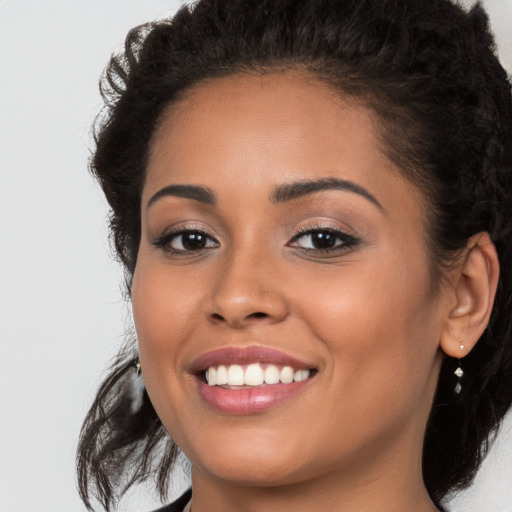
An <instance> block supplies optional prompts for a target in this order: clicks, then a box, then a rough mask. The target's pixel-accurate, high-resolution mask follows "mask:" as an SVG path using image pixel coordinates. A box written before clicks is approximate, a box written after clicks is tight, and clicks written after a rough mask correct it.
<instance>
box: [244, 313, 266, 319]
mask: <svg viewBox="0 0 512 512" xmlns="http://www.w3.org/2000/svg"><path fill="white" fill-rule="evenodd" d="M267 316H268V315H267V313H261V312H257V313H252V314H251V315H249V317H248V318H251V317H252V318H265V317H267Z"/></svg>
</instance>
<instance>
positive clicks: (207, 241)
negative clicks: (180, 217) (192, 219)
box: [154, 230, 219, 253]
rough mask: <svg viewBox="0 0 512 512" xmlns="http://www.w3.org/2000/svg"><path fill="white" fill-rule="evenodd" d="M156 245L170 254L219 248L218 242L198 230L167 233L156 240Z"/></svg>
mask: <svg viewBox="0 0 512 512" xmlns="http://www.w3.org/2000/svg"><path fill="white" fill-rule="evenodd" d="M154 244H155V245H156V246H157V247H159V248H162V249H164V250H165V251H168V252H170V253H173V252H174V253H187V252H196V251H202V250H204V249H211V248H214V247H218V246H219V243H218V242H217V240H215V239H214V238H212V237H211V236H209V235H208V234H206V233H204V232H203V231H197V230H180V231H178V232H174V233H167V234H165V235H163V236H162V237H160V238H158V239H157V240H155V242H154Z"/></svg>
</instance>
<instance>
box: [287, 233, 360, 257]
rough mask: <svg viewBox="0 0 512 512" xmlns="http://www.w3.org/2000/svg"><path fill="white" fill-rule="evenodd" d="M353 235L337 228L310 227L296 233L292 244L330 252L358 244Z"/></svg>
mask: <svg viewBox="0 0 512 512" xmlns="http://www.w3.org/2000/svg"><path fill="white" fill-rule="evenodd" d="M357 243H358V240H357V239H356V238H354V237H353V236H351V235H349V234H347V233H344V232H343V231H340V230H335V229H310V230H307V231H303V232H301V233H299V234H298V235H296V236H295V237H294V238H293V239H292V241H291V242H290V245H291V246H292V247H297V248H300V249H304V250H306V251H319V252H329V251H338V250H344V249H350V248H351V247H354V246H355V245H357Z"/></svg>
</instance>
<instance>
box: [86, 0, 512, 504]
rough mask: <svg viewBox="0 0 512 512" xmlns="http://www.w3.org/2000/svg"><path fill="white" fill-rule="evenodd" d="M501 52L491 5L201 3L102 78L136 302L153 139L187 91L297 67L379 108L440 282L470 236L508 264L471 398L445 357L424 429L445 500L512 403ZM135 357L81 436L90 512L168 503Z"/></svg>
mask: <svg viewBox="0 0 512 512" xmlns="http://www.w3.org/2000/svg"><path fill="white" fill-rule="evenodd" d="M494 52H495V48H494V42H493V37H492V35H491V34H490V32H489V28H488V20H487V16H486V14H485V12H484V11H483V9H482V8H481V7H480V6H479V5H478V4H477V5H476V6H474V7H473V8H472V9H471V10H470V11H465V10H463V9H462V8H461V7H459V6H457V5H455V4H454V3H452V2H451V1H449V0H230V1H229V2H227V1H225V0H202V1H199V2H198V3H197V4H195V5H194V6H185V7H182V8H181V9H180V10H179V11H178V13H177V14H176V15H175V16H174V17H173V18H172V19H168V20H164V21H159V22H155V23H150V24H146V25H143V26H140V27H137V28H135V29H133V30H132V31H131V32H130V33H129V34H128V36H127V39H126V45H125V50H124V52H123V53H122V54H121V55H116V56H114V57H112V60H111V61H110V64H109V66H108V68H107V70H106V72H105V75H104V77H103V80H102V86H101V91H102V94H103V97H104V99H105V110H104V112H103V115H101V116H99V118H98V122H97V125H96V128H95V141H96V151H95V153H94V155H93V158H92V160H91V171H92V172H93V174H94V175H95V177H96V178H97V179H98V180H99V182H100V184H101V186H102V188H103V190H104V193H105V195H106V197H107V200H108V202H109V204H110V207H111V212H112V213H111V219H110V222H111V233H112V236H113V242H114V246H115V249H116V251H117V254H118V255H119V258H120V260H121V261H122V263H123V265H124V267H125V270H126V276H127V286H128V291H129V290H130V286H131V277H132V275H133V272H134V270H135V266H136V263H137V250H138V246H139V242H140V234H141V233H140V201H141V192H142V187H143V183H144V178H145V167H146V161H147V158H148V152H149V149H150V145H151V140H152V136H153V134H154V133H155V129H156V128H157V127H158V123H159V121H160V119H161V118H162V116H163V115H164V112H165V109H166V107H167V106H168V105H170V104H172V103H173V102H176V101H178V100H179V98H180V95H181V94H182V93H183V92H184V91H186V90H187V89H189V88H190V87H192V86H194V85H196V84H198V83H199V82H201V81H202V80H206V79H215V77H220V76H226V75H234V74H240V73H267V72H274V71H277V72H285V71H287V70H300V71H304V72H307V73H310V74H313V75H315V76H316V77H317V78H318V79H319V80H322V81H326V82H327V83H329V84H330V85H332V87H334V88H335V89H336V90H337V91H339V93H340V94H341V95H344V96H348V97H353V98H355V99H357V100H362V101H363V102H365V103H366V104H367V105H368V106H369V107H371V109H373V111H374V113H375V114H376V116H377V118H378V120H379V121H380V122H379V123H376V124H378V126H379V130H380V136H381V140H382V144H383V149H384V151H385V152H386V154H387V155H388V157H389V158H390V159H391V160H393V161H394V162H395V163H396V164H397V165H398V166H399V168H400V169H401V172H403V173H404V175H405V176H407V177H408V178H409V179H410V180H412V181H413V182H414V183H415V184H417V185H418V186H419V187H420V188H421V190H422V191H423V193H424V194H425V195H426V197H427V198H428V200H429V211H428V217H429V219H428V220H429V222H428V237H429V247H430V250H431V261H432V269H433V270H432V275H433V279H434V280H436V279H438V278H439V277H442V270H443V268H445V267H446V266H447V265H449V263H450V261H452V260H453V258H454V257H455V256H456V255H457V252H458V251H460V250H461V249H463V248H464V247H465V246H466V244H467V241H468V239H469V238H470V237H471V236H472V235H473V234H475V233H478V232H481V231H486V232H488V233H489V234H490V236H491V239H492V240H493V242H494V244H495V246H496V248H497V251H498V256H499V259H500V266H501V275H500V282H499V286H498V293H497V297H496V301H495V307H494V310H493V313H492V316H491V320H490V324H489V327H488V328H487V330H486V331H485V333H484V334H483V335H482V337H481V339H480V340H479V342H478V344H477V345H476V347H475V349H474V350H473V351H472V352H471V353H470V354H469V355H468V356H467V357H465V358H464V369H465V376H464V385H463V391H462V393H461V394H460V396H455V395H454V393H453V386H454V380H453V375H452V374H453V370H454V369H455V367H456V361H454V360H451V359H448V358H447V359H446V360H445V361H444V363H443V366H442V369H441V373H440V378H439V384H438V389H437V394H436V397H435V399H434V404H433V408H432V413H431V416H430V418H429V422H428V425H427V431H426V437H425V443H424V453H423V471H424V480H425V484H426V487H427V490H428V492H429V493H430V496H431V497H432V499H433V500H434V502H435V503H439V502H440V500H441V499H442V498H443V497H446V495H447V494H448V493H449V492H450V491H454V490H458V489H462V488H464V487H465V486H467V485H468V484H469V483H470V482H471V481H472V479H473V477H474V475H475V473H476V471H477V469H478V467H479V465H480V463H481V461H482V459H483V457H484V456H485V453H486V451H487V449H488V447H489V443H490V440H491V439H492V435H493V434H494V433H495V432H496V430H497V428H498V426H499V423H500V421H501V419H502V418H503V416H504V414H505V412H506V411H507V409H508V408H509V407H510V404H511V401H512V344H511V335H512V332H511V328H512V237H511V235H512V215H510V212H511V211H512V102H511V89H510V84H509V81H508V78H507V75H506V73H505V71H504V70H503V68H502V67H501V65H500V64H499V61H498V59H497V58H496V56H495V53H494ZM130 360H131V357H127V356H126V353H121V354H120V355H119V358H118V360H117V361H116V363H115V364H114V365H113V367H112V369H111V373H110V374H109V376H108V377H107V379H106V380H105V382H104V384H103V385H102V387H101V388H100V390H99V392H98V395H97V397H96V400H95V402H94V404H93V406H92V408H91V411H90V412H89V414H88V416H87V418H86V421H85V424H84V426H83V430H82V438H81V443H80V447H79V452H78V468H79V484H80V492H81V495H82V498H83V499H84V501H85V503H86V504H87V506H88V507H91V504H90V495H91V493H92V494H95V495H96V496H97V497H98V498H99V499H100V501H101V502H102V504H103V506H104V507H105V508H106V509H107V510H110V507H111V506H112V505H113V504H115V502H116V500H117V499H118V498H119V497H120V496H121V495H122V494H123V493H124V492H125V491H126V489H127V488H128V487H129V486H130V485H132V484H133V483H135V482H138V481H142V480H144V479H146V478H148V477H149V476H150V475H151V474H152V473H153V472H155V471H156V474H157V484H158V485H157V486H158V490H159V492H160V494H161V497H162V499H164V498H165V494H166V485H165V482H166V481H167V476H168V474H169V472H170V470H171V468H172V465H173V462H174V458H175V456H176V448H175V446H174V445H173V443H172V441H171V440H170V438H169V437H168V436H167V434H166V433H165V431H164V429H163V426H162V425H161V423H160V421H159V419H158V417H157V415H156V413H155V411H154V409H153V407H152V405H151V403H150V401H149V399H148V397H147V395H146V394H145V396H144V402H143V406H142V409H141V410H140V411H139V412H138V413H137V414H135V415H129V414H127V411H128V409H129V404H128V403H127V402H126V400H125V393H124V390H123V379H124V376H125V374H126V372H127V371H129V368H128V364H129V361H130ZM132 371H133V369H132ZM162 445H163V446H164V449H163V450H162ZM155 468H158V469H155ZM130 470H131V473H130ZM127 474H129V475H131V476H129V477H128V478H127V477H126V475H127ZM126 478H127V479H126Z"/></svg>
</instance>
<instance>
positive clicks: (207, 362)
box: [190, 346, 314, 373]
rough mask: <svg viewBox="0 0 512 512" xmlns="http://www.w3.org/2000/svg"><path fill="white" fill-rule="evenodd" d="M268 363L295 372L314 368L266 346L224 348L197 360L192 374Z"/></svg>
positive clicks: (191, 369) (210, 352) (194, 362)
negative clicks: (286, 367)
mask: <svg viewBox="0 0 512 512" xmlns="http://www.w3.org/2000/svg"><path fill="white" fill-rule="evenodd" d="M250 363H267V364H276V365H283V366H291V367H292V368H294V369H295V370H307V369H313V368H314V366H313V365H311V364H308V363H307V362H305V361H300V360H299V359H297V358H295V357H293V356H291V355H289V354H287V353H286V352H282V351H281V350H277V349H274V348H269V347H264V346H249V347H223V348H218V349H215V350H212V351H209V352H206V353H204V354H202V355H200V356H199V357H197V358H196V359H194V360H193V361H192V363H191V365H190V371H191V373H199V372H202V371H203V370H206V368H208V367H210V366H219V365H230V364H240V365H243V364H250Z"/></svg>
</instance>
